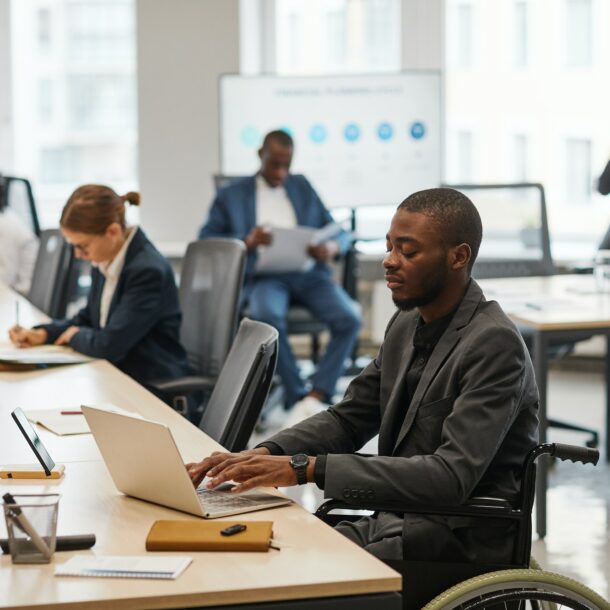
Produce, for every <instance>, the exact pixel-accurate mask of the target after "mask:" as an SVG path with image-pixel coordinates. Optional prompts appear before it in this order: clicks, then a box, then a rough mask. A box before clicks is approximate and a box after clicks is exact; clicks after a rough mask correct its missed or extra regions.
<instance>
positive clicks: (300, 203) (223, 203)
mask: <svg viewBox="0 0 610 610" xmlns="http://www.w3.org/2000/svg"><path fill="white" fill-rule="evenodd" d="M283 186H284V188H285V189H286V194H287V195H288V198H289V199H290V202H291V203H292V207H293V208H294V213H295V216H296V219H297V224H298V225H299V226H304V227H314V228H317V229H319V228H321V227H323V226H325V225H327V224H329V223H331V222H334V220H333V217H332V216H331V215H330V212H329V211H328V210H327V209H326V208H325V207H324V204H323V203H322V201H321V200H320V198H319V197H318V194H317V193H316V192H315V191H314V189H313V187H312V186H311V184H309V182H308V181H307V178H305V176H301V175H296V174H294V175H293V174H290V175H289V176H288V177H287V178H286V180H285V181H284V184H283ZM256 224H257V222H256V176H249V177H247V178H243V179H241V180H238V181H236V182H234V183H232V184H230V185H228V186H226V187H224V188H222V189H220V190H219V191H218V193H217V194H216V198H215V199H214V201H213V203H212V207H211V208H210V214H209V216H208V220H207V222H206V223H205V224H204V225H203V227H201V230H200V231H199V239H205V238H206V237H234V238H236V239H241V240H243V239H245V237H246V236H247V235H248V233H250V231H251V230H252V229H253V228H254V227H255V226H256ZM336 240H337V241H338V242H339V246H340V248H341V251H342V252H345V250H347V248H348V247H349V243H350V237H349V235H348V233H346V232H345V231H341V232H340V233H339V234H338V235H337V237H336ZM255 265H256V252H253V251H249V252H248V260H247V263H246V277H251V276H252V275H253V273H254V267H255ZM320 270H325V271H327V267H326V265H324V264H323V263H317V264H316V265H315V266H314V268H313V271H314V272H315V271H320Z"/></svg>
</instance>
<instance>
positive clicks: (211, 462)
mask: <svg viewBox="0 0 610 610" xmlns="http://www.w3.org/2000/svg"><path fill="white" fill-rule="evenodd" d="M290 459H291V458H290V456H285V455H269V452H268V450H267V449H265V448H263V447H260V448H258V449H254V450H252V451H245V452H243V453H220V452H215V453H213V454H212V455H211V456H210V457H208V458H205V459H204V460H203V461H201V462H200V463H199V464H187V469H188V471H189V475H190V476H191V480H192V481H193V483H194V484H195V485H199V483H200V482H201V481H202V480H203V478H204V476H205V475H206V474H207V476H209V477H211V480H210V481H209V483H208V487H209V488H211V487H216V486H217V485H220V484H221V483H224V482H226V481H235V482H236V483H237V485H236V486H235V487H234V488H233V490H232V491H234V492H237V493H239V492H242V491H247V490H248V489H252V488H254V487H288V486H290V485H296V484H297V477H296V473H295V471H294V469H293V468H292V466H291V465H290ZM313 462H315V459H314V458H310V464H309V467H308V468H307V473H308V480H313Z"/></svg>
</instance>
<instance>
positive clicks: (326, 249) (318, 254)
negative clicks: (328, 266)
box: [307, 241, 340, 263]
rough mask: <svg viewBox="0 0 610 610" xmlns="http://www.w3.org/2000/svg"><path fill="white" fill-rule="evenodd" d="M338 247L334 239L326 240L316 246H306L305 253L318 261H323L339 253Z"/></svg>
mask: <svg viewBox="0 0 610 610" xmlns="http://www.w3.org/2000/svg"><path fill="white" fill-rule="evenodd" d="M339 251H340V248H339V244H338V243H337V242H336V241H326V242H324V243H323V244H318V245H317V246H308V248H307V254H309V256H311V258H313V259H315V260H317V261H318V262H320V263H325V262H327V261H329V260H330V259H331V258H334V257H335V256H337V254H339Z"/></svg>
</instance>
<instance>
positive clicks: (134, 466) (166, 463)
mask: <svg viewBox="0 0 610 610" xmlns="http://www.w3.org/2000/svg"><path fill="white" fill-rule="evenodd" d="M81 409H82V411H83V414H84V416H85V417H86V419H87V423H88V424H89V427H90V428H91V432H92V434H93V437H94V438H95V442H96V443H97V446H98V447H99V450H100V452H101V454H102V458H103V459H104V462H105V463H106V466H107V468H108V470H109V471H110V475H111V477H112V480H113V481H114V484H115V485H116V487H117V489H118V490H119V491H122V492H123V493H124V494H126V495H128V496H132V497H134V498H138V499H140V500H146V501H147V502H153V503H155V504H160V505H162V506H168V507H169V508H175V509H176V510H180V511H183V512H185V513H190V514H192V515H197V516H198V517H203V518H204V519H216V518H218V517H226V516H229V515H239V514H241V513H248V512H252V511H256V510H264V509H267V508H276V507H279V506H285V505H287V504H291V503H292V501H291V500H289V499H287V498H284V497H281V496H275V495H273V494H270V493H266V492H261V491H258V490H256V489H253V490H250V491H246V492H244V493H241V494H239V495H237V494H234V493H232V492H230V491H227V490H226V487H224V486H223V488H222V489H213V490H209V489H205V488H202V487H200V488H198V489H195V487H194V486H193V483H192V482H191V479H190V477H189V475H188V473H187V471H186V468H185V467H184V462H183V461H182V458H181V456H180V452H179V451H178V448H177V447H176V443H175V442H174V438H173V437H172V433H171V431H170V429H169V428H168V427H167V426H165V425H164V424H159V423H157V422H152V421H149V420H146V419H143V418H142V417H140V416H138V415H131V414H130V415H127V414H125V413H115V412H113V411H108V410H105V409H99V408H96V407H88V406H86V405H83V406H82V407H81Z"/></svg>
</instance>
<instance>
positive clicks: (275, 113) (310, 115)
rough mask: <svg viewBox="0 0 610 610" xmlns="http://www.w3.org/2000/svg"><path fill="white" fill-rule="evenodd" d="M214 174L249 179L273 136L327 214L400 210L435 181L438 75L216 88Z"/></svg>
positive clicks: (257, 80) (234, 81) (231, 81)
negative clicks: (281, 140) (282, 137)
mask: <svg viewBox="0 0 610 610" xmlns="http://www.w3.org/2000/svg"><path fill="white" fill-rule="evenodd" d="M220 109H221V110H220V151H221V172H222V173H223V174H226V175H229V176H239V175H250V174H254V173H255V172H256V171H257V169H258V167H259V160H258V156H257V154H256V153H257V150H258V149H259V147H260V145H261V141H262V138H263V136H264V135H265V134H266V133H267V132H268V131H271V130H273V129H283V130H285V131H287V132H288V133H289V134H290V135H291V136H292V137H293V138H294V141H295V152H294V158H293V165H292V168H291V171H292V172H293V173H298V174H304V175H305V176H306V177H307V178H308V179H309V181H310V182H311V183H312V184H313V186H314V188H315V189H316V190H317V191H318V193H319V194H320V196H321V198H322V200H323V201H324V203H325V204H326V205H327V206H329V207H339V206H342V207H343V206H348V207H357V206H362V205H379V204H381V205H383V204H386V205H387V204H398V203H400V201H402V200H403V199H404V198H405V197H406V196H407V195H409V194H410V193H412V192H414V191H417V190H420V189H423V188H431V187H435V186H438V185H439V184H440V182H441V133H442V125H441V82H440V74H439V73H438V72H432V71H425V72H403V73H399V74H393V75H376V76H333V77H330V76H325V77H289V78H286V77H272V76H257V77H248V76H237V75H225V76H222V77H221V79H220Z"/></svg>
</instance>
